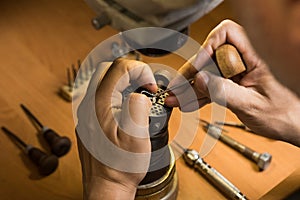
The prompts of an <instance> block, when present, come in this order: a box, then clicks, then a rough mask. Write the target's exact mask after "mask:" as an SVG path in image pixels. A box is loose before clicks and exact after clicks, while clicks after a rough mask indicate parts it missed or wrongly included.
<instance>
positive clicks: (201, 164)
mask: <svg viewBox="0 0 300 200" xmlns="http://www.w3.org/2000/svg"><path fill="white" fill-rule="evenodd" d="M174 143H175V144H176V145H177V146H178V147H179V148H180V149H181V150H182V151H183V152H184V154H183V159H184V161H185V163H186V164H187V165H188V166H190V167H192V168H194V169H195V170H197V171H198V172H200V173H201V174H202V175H203V176H204V177H205V178H206V179H207V180H208V181H210V182H211V183H212V184H213V185H214V186H215V187H216V188H217V189H218V190H220V191H221V192H222V193H223V194H224V195H225V196H226V197H228V198H229V199H232V200H233V199H235V200H238V199H239V200H246V199H247V197H246V196H245V195H244V194H243V193H241V192H240V190H239V189H238V188H237V187H236V186H234V185H233V184H232V183H231V182H230V181H228V180H227V179H226V178H225V177H224V176H223V175H222V174H220V173H219V172H218V171H217V170H216V169H214V168H212V167H211V166H210V165H209V164H207V163H206V162H205V161H204V160H203V159H202V158H201V157H200V155H199V153H198V152H197V151H196V150H193V149H186V148H184V147H182V146H181V145H180V144H178V143H177V142H175V141H174Z"/></svg>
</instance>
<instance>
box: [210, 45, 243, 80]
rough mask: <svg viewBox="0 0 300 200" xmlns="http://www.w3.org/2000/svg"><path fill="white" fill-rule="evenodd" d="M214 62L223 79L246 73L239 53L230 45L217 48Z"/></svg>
mask: <svg viewBox="0 0 300 200" xmlns="http://www.w3.org/2000/svg"><path fill="white" fill-rule="evenodd" d="M216 61H217V65H218V68H219V70H220V72H221V74H222V75H223V77H224V78H231V77H233V76H236V75H238V74H240V73H242V72H244V71H246V67H245V65H244V63H243V60H242V58H241V56H240V54H239V52H238V51H237V49H236V48H235V47H234V46H233V45H231V44H223V45H222V46H220V47H219V48H217V50H216Z"/></svg>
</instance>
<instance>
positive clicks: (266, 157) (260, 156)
mask: <svg viewBox="0 0 300 200" xmlns="http://www.w3.org/2000/svg"><path fill="white" fill-rule="evenodd" d="M200 121H201V122H202V123H203V124H204V125H203V128H204V130H205V131H206V132H207V133H208V134H210V135H211V136H212V137H214V138H217V139H220V141H221V142H223V143H224V144H226V145H228V146H229V147H231V148H233V149H234V150H236V151H238V152H239V153H240V154H242V155H243V156H245V157H246V158H248V159H249V160H251V161H253V162H254V163H255V164H256V165H257V167H258V169H259V171H264V170H265V169H267V168H268V167H269V165H270V163H271V161H272V155H271V154H269V153H268V152H264V153H259V152H257V151H254V150H253V149H251V148H250V147H247V146H245V145H244V144H242V143H240V142H238V141H236V140H235V139H233V138H231V137H229V136H228V135H225V134H223V133H222V132H223V131H224V129H221V128H220V127H218V126H215V125H213V124H210V123H209V122H207V121H205V120H202V119H200Z"/></svg>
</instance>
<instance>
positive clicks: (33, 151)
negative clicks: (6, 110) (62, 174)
mask: <svg viewBox="0 0 300 200" xmlns="http://www.w3.org/2000/svg"><path fill="white" fill-rule="evenodd" d="M2 130H3V132H4V133H5V134H6V135H7V136H9V137H10V138H11V139H12V140H13V141H14V142H15V143H16V145H18V147H20V148H21V149H22V150H23V151H24V152H25V153H26V154H27V155H28V157H29V158H30V160H32V161H33V163H34V164H35V165H36V166H37V167H38V169H39V173H40V174H41V175H45V176H47V175H50V174H51V173H53V172H54V171H55V170H56V168H57V166H58V158H57V157H56V156H55V155H47V154H46V153H44V152H43V151H41V150H40V149H38V148H36V147H33V146H31V145H29V144H26V143H25V142H24V141H23V140H21V139H20V138H19V137H18V136H17V135H16V134H14V133H13V132H11V131H10V130H8V129H7V128H5V127H2Z"/></svg>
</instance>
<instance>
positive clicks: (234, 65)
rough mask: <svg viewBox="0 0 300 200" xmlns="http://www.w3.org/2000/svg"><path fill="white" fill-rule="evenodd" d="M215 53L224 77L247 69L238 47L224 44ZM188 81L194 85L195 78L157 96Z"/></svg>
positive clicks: (182, 84) (174, 87)
mask: <svg viewBox="0 0 300 200" xmlns="http://www.w3.org/2000/svg"><path fill="white" fill-rule="evenodd" d="M215 53H216V62H217V66H218V68H219V71H220V72H221V74H222V76H223V77H224V78H231V77H234V76H236V75H238V74H240V73H242V72H244V71H246V67H245V65H244V63H243V61H242V58H241V57H240V55H239V53H238V51H237V49H236V48H235V47H234V46H233V45H230V44H223V45H222V46H220V47H219V48H217V50H216V52H215ZM188 83H189V84H191V85H193V84H194V78H191V79H188V80H187V82H184V83H181V84H178V85H175V86H173V87H170V88H167V89H166V90H165V91H162V92H160V93H157V94H156V96H159V95H162V94H164V93H167V92H171V91H172V90H175V89H178V88H180V87H183V86H186V85H187V84H188Z"/></svg>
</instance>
